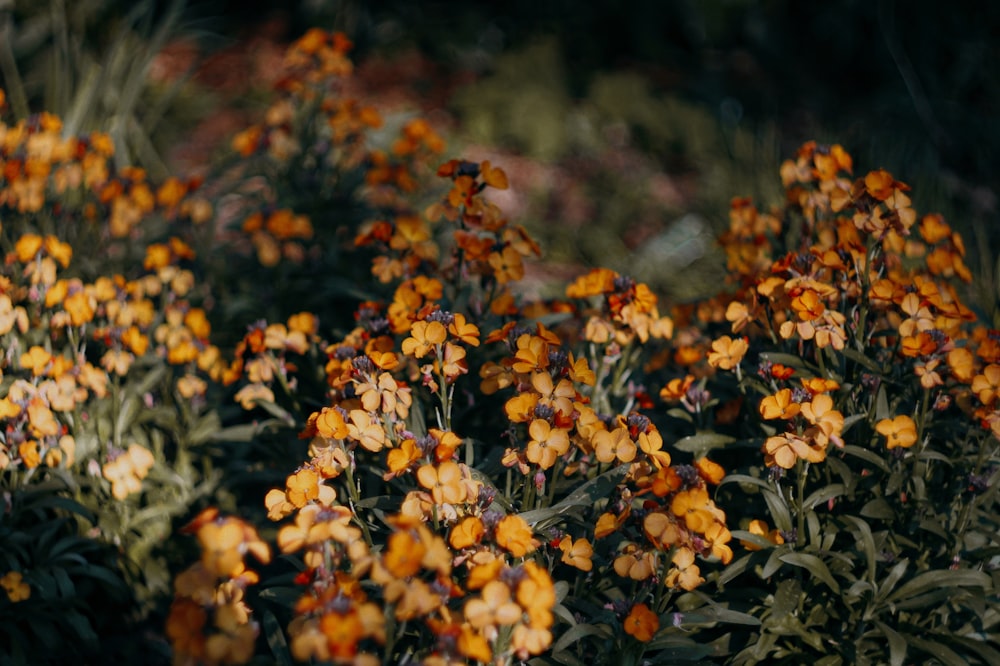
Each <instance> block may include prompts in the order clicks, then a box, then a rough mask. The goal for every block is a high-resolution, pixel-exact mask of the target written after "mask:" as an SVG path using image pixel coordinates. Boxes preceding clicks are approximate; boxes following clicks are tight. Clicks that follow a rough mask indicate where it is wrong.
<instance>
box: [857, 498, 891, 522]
mask: <svg viewBox="0 0 1000 666" xmlns="http://www.w3.org/2000/svg"><path fill="white" fill-rule="evenodd" d="M861 515H862V516H864V517H865V518H877V519H879V520H892V519H893V518H895V517H896V512H895V511H893V510H892V506H890V504H889V503H888V502H887V501H885V499H884V498H882V497H876V498H875V499H873V500H871V501H869V502H868V503H867V504H865V505H864V506H863V507H861Z"/></svg>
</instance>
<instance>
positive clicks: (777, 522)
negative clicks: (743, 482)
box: [762, 489, 792, 532]
mask: <svg viewBox="0 0 1000 666" xmlns="http://www.w3.org/2000/svg"><path fill="white" fill-rule="evenodd" d="M762 494H763V495H764V501H765V502H767V509H768V512H769V513H770V514H771V518H772V520H774V526H775V527H777V528H778V529H779V530H781V531H782V532H791V531H792V514H791V512H789V510H788V505H786V504H785V500H784V498H782V497H781V496H780V495H779V494H778V493H776V492H774V491H773V490H770V489H768V490H765V491H763V493H762Z"/></svg>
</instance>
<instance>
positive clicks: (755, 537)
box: [727, 530, 777, 568]
mask: <svg viewBox="0 0 1000 666" xmlns="http://www.w3.org/2000/svg"><path fill="white" fill-rule="evenodd" d="M730 534H731V535H732V537H733V538H734V539H739V540H740V541H746V542H748V543H752V544H753V545H755V546H757V547H759V548H760V549H761V550H768V549H770V548H774V547H775V546H776V545H777V544H775V543H774V542H772V541H770V540H768V539H765V538H764V537H763V536H761V535H759V534H754V533H753V532H748V531H746V530H733V531H731V532H730ZM730 566H731V565H730ZM727 568H728V567H727Z"/></svg>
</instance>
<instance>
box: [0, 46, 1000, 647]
mask: <svg viewBox="0 0 1000 666" xmlns="http://www.w3.org/2000/svg"><path fill="white" fill-rule="evenodd" d="M349 49H350V42H349V40H347V38H346V37H344V36H343V35H337V34H329V33H326V32H324V31H320V30H311V31H309V32H308V33H306V35H304V36H303V37H302V38H301V39H300V40H298V41H297V42H296V43H295V44H294V45H293V46H292V47H291V48H290V50H289V52H288V54H287V59H286V67H287V76H286V77H285V78H284V79H282V81H281V84H280V86H279V90H278V92H277V98H276V100H275V102H274V103H273V104H272V105H271V106H270V107H269V108H268V110H267V111H266V113H265V117H264V120H263V121H262V122H261V123H260V124H258V125H254V126H251V127H249V128H246V129H245V130H243V131H241V132H239V133H238V134H237V135H236V137H235V138H234V140H233V145H232V148H233V152H232V155H231V157H230V160H229V161H228V162H226V163H225V164H223V165H222V166H221V167H220V170H219V171H218V175H217V178H218V180H216V181H211V182H208V183H207V184H206V183H204V182H202V181H201V180H183V179H179V178H170V179H167V180H165V181H164V182H161V183H154V182H152V180H151V179H150V178H149V177H148V176H147V174H146V173H145V172H144V171H142V170H141V169H137V168H135V167H119V166H117V165H116V164H115V162H114V160H113V159H112V158H113V155H114V150H115V147H114V145H113V143H112V142H111V140H110V139H109V138H108V137H106V136H104V135H101V134H98V133H93V134H89V135H85V136H65V135H64V133H63V127H62V122H61V120H60V119H59V118H57V117H55V116H53V115H50V114H38V115H34V116H31V117H29V118H25V119H22V120H20V121H16V122H14V121H12V122H11V123H4V124H0V167H2V170H0V216H2V219H0V223H2V225H3V226H2V233H3V236H2V243H3V250H4V252H5V261H4V265H3V269H2V271H0V339H2V341H3V343H4V349H5V354H4V355H3V361H2V370H3V378H2V383H0V418H2V419H3V424H4V428H3V431H2V437H0V483H2V486H3V489H4V493H5V494H4V499H5V502H6V506H7V507H8V509H7V510H5V511H4V513H3V515H2V520H0V536H2V538H0V564H2V566H0V572H3V575H2V576H0V586H2V587H3V590H4V594H3V595H2V596H0V618H2V619H3V621H2V622H0V632H3V633H4V634H5V636H6V637H8V638H10V645H11V646H12V647H11V648H10V654H11V655H12V656H13V658H14V660H15V662H19V663H29V662H30V659H31V657H32V656H36V657H37V656H39V655H32V654H31V653H30V650H31V645H32V642H34V641H33V639H34V638H37V639H39V641H38V642H39V643H41V644H42V645H51V646H52V647H51V650H52V651H53V652H52V654H46V655H43V656H44V657H45V658H51V659H58V658H61V657H63V656H64V655H63V654H60V653H59V652H58V650H59V647H58V645H59V643H60V641H58V640H56V639H55V638H54V637H57V636H60V635H63V634H64V633H65V632H67V631H68V632H71V634H72V635H73V636H74V637H75V638H76V639H78V640H79V641H80V642H81V643H83V644H85V647H86V649H87V650H88V651H89V653H91V654H95V655H96V654H105V655H107V654H111V653H113V649H112V648H111V647H110V645H111V644H110V638H109V636H111V635H112V633H110V629H108V627H107V626H106V625H105V623H104V622H103V621H102V618H101V615H102V613H101V611H102V609H103V608H104V605H105V604H108V603H112V602H113V603H115V604H119V605H120V607H121V608H123V609H128V610H129V611H130V612H131V613H132V614H133V616H139V617H141V616H142V615H143V614H146V615H148V614H150V613H155V612H156V611H155V609H156V608H157V605H156V604H157V602H158V601H161V600H163V599H164V592H165V590H166V588H167V586H168V585H169V586H170V588H171V589H172V593H173V594H172V601H169V602H168V603H169V609H168V610H165V611H164V614H165V615H166V618H165V622H164V632H165V636H166V638H167V640H168V641H169V643H170V649H171V651H172V654H173V660H174V662H175V663H178V664H196V663H204V664H223V663H251V662H253V661H254V660H257V661H268V660H270V661H277V662H279V663H295V662H299V663H332V664H376V663H422V664H429V665H433V664H453V663H484V664H486V663H488V664H514V663H522V662H529V661H530V662H531V663H560V664H583V663H588V662H590V663H592V662H594V661H595V660H596V661H601V662H602V663H615V664H640V663H675V662H719V663H732V664H751V663H758V662H764V661H766V662H768V663H772V662H774V663H803V662H804V661H807V660H811V661H815V662H817V663H820V664H829V665H834V664H847V663H852V664H853V663H859V664H860V663H874V662H878V663H884V662H888V663H890V664H894V665H895V664H904V663H911V662H914V661H928V660H935V661H937V662H941V663H947V664H960V663H997V662H998V661H1000V648H998V646H997V643H998V641H997V618H998V614H997V610H998V609H997V603H996V599H997V594H996V576H997V574H996V565H997V553H998V550H997V547H998V544H997V534H998V524H997V523H998V521H997V511H996V498H997V490H996V488H997V485H998V484H997V482H998V464H997V463H998V451H997V449H998V439H997V438H998V435H1000V403H998V395H1000V344H998V335H997V333H996V332H995V331H991V330H988V329H986V328H985V327H983V326H981V325H979V324H978V322H977V319H976V316H975V314H974V312H973V310H972V309H970V308H969V307H967V306H966V305H964V304H963V303H962V298H961V297H962V290H961V288H960V285H959V284H957V283H961V282H962V281H968V280H969V279H970V278H971V271H970V269H969V268H968V267H967V266H966V264H965V261H964V253H965V248H964V245H963V243H962V240H961V238H960V237H959V236H958V235H957V234H956V233H955V232H953V231H952V230H951V228H950V227H949V226H948V224H947V223H946V222H945V221H944V219H943V218H941V217H940V216H937V215H925V216H923V217H919V216H918V215H917V213H916V212H915V211H914V209H913V208H912V206H911V203H912V202H911V199H910V198H909V195H908V194H907V192H909V188H908V186H906V185H905V184H903V183H901V182H899V181H897V180H895V178H894V177H893V176H892V175H890V174H888V173H887V172H885V171H884V170H875V171H871V172H869V173H867V174H865V175H863V176H861V177H854V176H853V169H854V165H853V162H852V159H851V157H850V156H849V155H848V153H847V152H846V151H845V150H844V149H843V148H841V147H839V146H820V145H818V144H815V143H808V144H806V145H804V146H803V147H802V148H801V149H800V150H799V152H798V153H797V155H796V156H795V158H794V159H793V160H789V161H788V162H786V163H785V164H784V165H783V166H782V168H781V173H780V177H781V178H782V181H783V183H784V185H785V188H786V194H787V196H786V200H785V202H784V203H783V205H782V206H780V207H777V208H774V209H772V210H770V211H767V212H764V211H761V210H758V208H757V207H756V206H755V205H754V204H753V203H752V202H751V201H750V200H748V199H744V198H738V199H734V200H733V201H732V205H731V209H730V227H729V229H728V231H727V232H726V233H725V234H724V235H723V236H722V238H721V245H722V248H723V250H724V252H725V258H726V262H727V265H728V268H729V271H730V274H731V281H730V283H729V285H728V289H727V291H726V292H725V293H723V294H720V295H719V296H717V297H715V298H711V299H706V300H704V301H701V302H698V303H691V304H686V305H683V306H677V307H673V308H670V309H668V308H667V307H665V306H663V305H662V304H661V303H660V301H659V299H658V298H657V296H656V295H655V294H654V293H653V292H652V290H651V289H650V288H649V287H648V286H647V285H645V284H643V283H641V282H637V281H636V280H634V279H632V278H630V277H629V276H627V275H622V274H619V273H617V272H614V271H611V270H607V269H602V268H595V269H592V270H590V271H587V272H585V273H583V274H582V275H580V276H578V277H577V278H576V279H574V280H573V281H572V282H571V283H570V284H568V285H567V286H566V288H565V294H564V296H563V297H562V298H558V299H551V300H546V301H541V302H531V301H528V300H527V299H525V298H524V297H523V296H522V293H523V290H522V289H521V288H520V287H521V283H522V280H523V279H524V277H525V273H526V271H525V267H526V265H528V264H529V263H530V262H532V261H537V260H538V257H539V256H540V254H541V251H540V248H539V246H538V244H537V243H536V242H535V241H534V240H533V239H532V237H531V235H530V234H529V232H528V231H527V230H526V229H524V228H523V227H520V226H518V225H516V224H513V223H511V222H510V221H509V220H508V219H507V217H506V216H505V213H504V212H503V210H502V209H501V208H500V206H499V205H497V203H495V201H496V199H497V198H496V197H495V196H493V195H494V194H495V193H496V192H498V191H502V190H505V189H507V188H508V187H509V181H508V177H507V174H506V173H505V172H504V171H503V169H502V168H501V167H500V166H498V165H496V164H492V163H491V162H490V161H487V160H483V161H478V162H471V161H466V160H462V159H450V160H444V159H443V158H438V157H437V156H438V155H439V154H441V153H442V152H443V149H444V145H443V141H442V139H441V138H440V136H438V134H437V133H436V132H435V131H434V130H433V128H432V127H431V125H430V124H429V123H427V122H426V121H425V120H423V119H419V118H405V119H398V118H389V119H388V121H389V122H388V123H387V122H386V121H387V119H386V118H383V117H382V116H381V115H380V114H379V113H378V112H377V111H376V110H374V109H373V108H371V107H369V106H367V105H365V104H364V103H362V102H360V101H359V100H356V99H354V98H352V97H351V96H349V95H348V94H347V90H348V89H349V86H348V85H347V84H348V81H349V77H350V75H351V71H352V64H351V61H350V59H349V58H348V56H347V54H348V52H349ZM3 100H4V97H3V96H2V95H0V108H2V103H3ZM385 124H390V125H393V127H392V128H390V129H383V125H385ZM396 130H398V131H396ZM431 165H435V166H436V179H435V180H433V181H432V180H431V179H430V177H431V174H432V173H434V172H433V170H432V169H431ZM214 177H216V176H213V178H214ZM209 192H211V193H213V194H207V193H209ZM220 192H222V193H223V194H219V193H220ZM216 196H218V199H215V197H216ZM223 203H224V204H225V205H223ZM223 209H224V210H223ZM217 211H218V212H217ZM221 249H225V253H222V252H220V250H221ZM222 254H225V256H226V257H227V261H226V262H220V261H218V260H217V257H218V256H220V255H222ZM348 313H350V314H348ZM182 516H183V520H179V523H178V524H180V523H184V522H186V525H185V526H184V527H182V528H179V529H175V526H174V519H180V518H181V517H182ZM195 548H196V549H197V553H198V555H193V552H194V550H193V549H195ZM185 551H186V553H185ZM181 560H183V561H184V565H188V564H189V565H190V566H187V568H184V565H179V564H178V563H179V562H180V561H181ZM168 572H169V574H172V575H171V576H170V577H171V578H172V581H168ZM98 586H100V588H99V587H98ZM99 589H100V590H101V591H102V593H104V594H105V596H106V597H108V599H103V600H99V599H98V598H97V595H98V590H99ZM116 608H117V607H116ZM57 611H58V612H57ZM120 612H121V613H122V614H124V613H125V611H124V610H121V611H120ZM25 637H29V638H25ZM595 655H597V656H596V657H595Z"/></svg>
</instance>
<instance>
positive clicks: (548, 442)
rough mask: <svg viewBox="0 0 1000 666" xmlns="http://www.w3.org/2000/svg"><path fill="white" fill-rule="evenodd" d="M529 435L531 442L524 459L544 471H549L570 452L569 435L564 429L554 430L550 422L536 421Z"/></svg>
mask: <svg viewBox="0 0 1000 666" xmlns="http://www.w3.org/2000/svg"><path fill="white" fill-rule="evenodd" d="M528 434H529V435H530V436H531V441H529V442H528V447H527V449H525V452H524V457H525V458H527V459H528V460H529V461H530V462H533V463H535V464H537V465H538V466H539V467H540V468H542V469H549V468H550V467H552V466H553V465H555V463H556V460H558V459H559V456H561V455H563V454H565V453H566V452H567V451H569V433H568V432H567V431H566V430H564V429H562V428H553V427H552V426H551V425H550V424H549V422H548V421H545V420H543V419H535V420H534V421H532V422H531V425H529V426H528Z"/></svg>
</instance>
